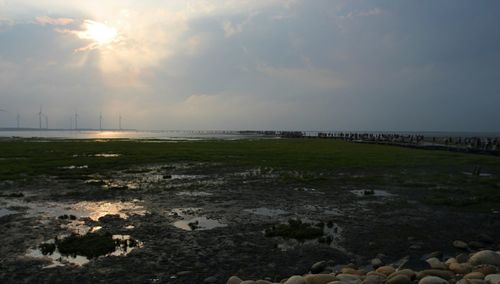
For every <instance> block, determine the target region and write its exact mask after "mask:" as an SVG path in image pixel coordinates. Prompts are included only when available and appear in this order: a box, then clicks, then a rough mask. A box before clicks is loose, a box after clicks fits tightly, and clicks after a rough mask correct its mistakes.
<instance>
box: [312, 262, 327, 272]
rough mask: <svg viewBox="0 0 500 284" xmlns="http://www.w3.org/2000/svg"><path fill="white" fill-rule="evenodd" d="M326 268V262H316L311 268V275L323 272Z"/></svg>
mask: <svg viewBox="0 0 500 284" xmlns="http://www.w3.org/2000/svg"><path fill="white" fill-rule="evenodd" d="M326 266H327V263H326V261H318V262H316V263H315V264H313V265H312V266H311V273H312V274H318V273H321V272H323V270H325V268H326Z"/></svg>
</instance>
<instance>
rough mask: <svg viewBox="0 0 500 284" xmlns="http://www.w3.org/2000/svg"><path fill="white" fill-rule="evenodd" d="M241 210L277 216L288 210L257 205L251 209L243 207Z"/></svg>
mask: <svg viewBox="0 0 500 284" xmlns="http://www.w3.org/2000/svg"><path fill="white" fill-rule="evenodd" d="M243 211H245V212H249V213H252V214H255V215H260V216H266V217H277V216H280V215H285V214H287V213H288V212H287V211H285V210H282V209H272V208H266V207H259V208H253V209H244V210H243Z"/></svg>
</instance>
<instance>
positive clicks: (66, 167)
mask: <svg viewBox="0 0 500 284" xmlns="http://www.w3.org/2000/svg"><path fill="white" fill-rule="evenodd" d="M88 168H89V166H88V165H82V166H75V165H71V166H65V167H60V169H62V170H81V169H88Z"/></svg>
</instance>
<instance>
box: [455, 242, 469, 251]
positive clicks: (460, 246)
mask: <svg viewBox="0 0 500 284" xmlns="http://www.w3.org/2000/svg"><path fill="white" fill-rule="evenodd" d="M453 247H455V248H457V249H468V248H469V246H468V245H467V243H466V242H464V241H460V240H456V241H453Z"/></svg>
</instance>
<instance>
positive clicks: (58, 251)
mask: <svg viewBox="0 0 500 284" xmlns="http://www.w3.org/2000/svg"><path fill="white" fill-rule="evenodd" d="M141 247H143V243H142V242H140V241H138V240H136V239H134V238H132V237H130V235H109V234H108V235H99V234H95V233H90V234H86V235H69V236H68V235H65V236H59V237H57V238H55V239H51V240H49V241H47V242H44V243H42V244H40V245H39V246H38V247H37V248H35V249H29V250H28V251H27V253H26V255H27V256H30V257H34V258H45V259H47V258H48V260H50V261H51V263H52V264H50V265H48V266H45V267H44V268H51V267H56V266H64V265H76V266H82V265H84V264H86V263H88V262H89V261H90V260H91V259H93V258H97V257H102V256H104V257H107V256H126V255H127V254H129V253H130V252H131V251H132V250H134V249H136V248H141Z"/></svg>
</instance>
